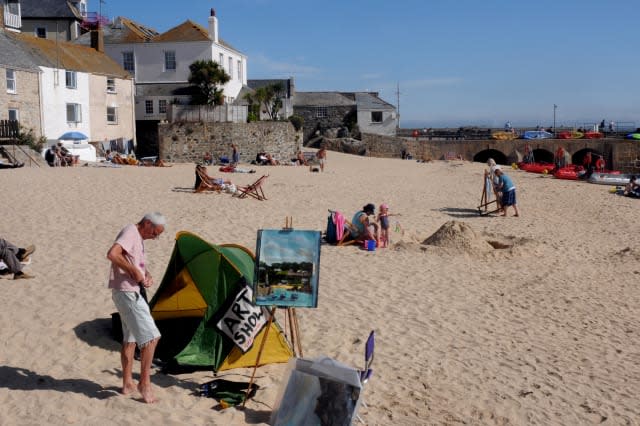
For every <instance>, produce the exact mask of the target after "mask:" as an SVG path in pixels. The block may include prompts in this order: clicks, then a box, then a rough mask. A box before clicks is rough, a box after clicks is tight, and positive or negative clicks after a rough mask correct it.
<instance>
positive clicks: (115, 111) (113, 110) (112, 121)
mask: <svg viewBox="0 0 640 426" xmlns="http://www.w3.org/2000/svg"><path fill="white" fill-rule="evenodd" d="M109 110H111V111H109ZM110 118H111V119H110ZM107 124H118V108H117V107H114V106H108V107H107Z"/></svg>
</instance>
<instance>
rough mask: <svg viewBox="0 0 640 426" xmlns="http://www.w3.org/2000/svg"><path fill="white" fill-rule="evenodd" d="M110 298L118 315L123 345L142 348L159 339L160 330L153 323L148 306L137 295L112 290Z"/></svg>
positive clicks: (135, 293)
mask: <svg viewBox="0 0 640 426" xmlns="http://www.w3.org/2000/svg"><path fill="white" fill-rule="evenodd" d="M111 298H112V299H113V303H114V304H115V305H116V308H117V309H118V312H119V313H120V321H121V322H122V342H123V343H134V342H135V343H137V344H138V347H140V348H143V347H145V346H146V345H148V344H149V342H151V341H152V340H154V339H157V338H159V337H160V330H158V327H156V323H155V322H154V321H153V317H152V316H151V311H150V310H149V305H147V302H145V301H144V299H143V298H142V296H140V294H139V293H137V292H135V291H119V290H114V291H113V292H112V293H111Z"/></svg>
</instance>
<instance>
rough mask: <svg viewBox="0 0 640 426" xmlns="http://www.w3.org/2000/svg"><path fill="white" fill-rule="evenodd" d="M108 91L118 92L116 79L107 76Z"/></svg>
mask: <svg viewBox="0 0 640 426" xmlns="http://www.w3.org/2000/svg"><path fill="white" fill-rule="evenodd" d="M107 92H109V93H115V92H116V79H115V78H111V77H107Z"/></svg>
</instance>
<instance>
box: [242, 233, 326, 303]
mask: <svg viewBox="0 0 640 426" xmlns="http://www.w3.org/2000/svg"><path fill="white" fill-rule="evenodd" d="M319 266H320V232H319V231H306V230H282V229H280V230H276V229H260V230H258V240H257V247H256V272H255V278H254V288H253V294H254V301H255V303H256V305H258V306H277V307H305V308H315V307H317V306H318V274H319V270H320V268H319Z"/></svg>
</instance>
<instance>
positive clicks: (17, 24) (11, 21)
mask: <svg viewBox="0 0 640 426" xmlns="http://www.w3.org/2000/svg"><path fill="white" fill-rule="evenodd" d="M11 6H12V3H9V5H8V6H5V9H4V26H5V27H7V28H8V29H16V30H19V29H20V28H21V27H22V18H21V17H20V5H18V7H17V8H14V7H11ZM10 9H17V13H14V12H12V11H10Z"/></svg>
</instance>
